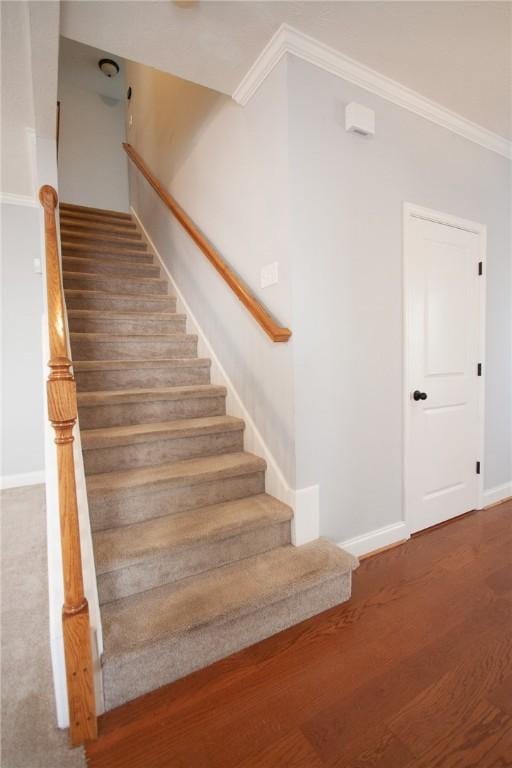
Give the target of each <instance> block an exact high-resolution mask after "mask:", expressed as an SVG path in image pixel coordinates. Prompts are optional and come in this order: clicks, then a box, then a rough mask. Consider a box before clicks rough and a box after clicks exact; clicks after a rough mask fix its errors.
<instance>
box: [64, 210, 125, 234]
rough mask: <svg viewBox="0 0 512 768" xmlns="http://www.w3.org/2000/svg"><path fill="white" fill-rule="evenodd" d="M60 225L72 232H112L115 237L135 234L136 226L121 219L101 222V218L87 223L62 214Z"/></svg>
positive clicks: (70, 215) (75, 217)
mask: <svg viewBox="0 0 512 768" xmlns="http://www.w3.org/2000/svg"><path fill="white" fill-rule="evenodd" d="M60 225H61V227H62V228H63V229H68V230H73V232H83V233H85V234H87V232H91V231H94V232H112V233H114V234H116V235H121V234H123V233H126V232H136V231H137V225H136V223H135V222H134V221H133V220H123V219H105V220H103V221H102V220H101V217H98V218H96V219H95V220H93V221H87V220H86V219H84V218H80V217H79V216H78V217H77V216H73V215H72V214H69V213H66V212H65V211H63V212H62V214H61V217H60Z"/></svg>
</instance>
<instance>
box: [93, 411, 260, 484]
mask: <svg viewBox="0 0 512 768" xmlns="http://www.w3.org/2000/svg"><path fill="white" fill-rule="evenodd" d="M244 428H245V425H244V422H243V420H242V419H237V418H234V417H233V416H208V417H205V418H197V419H177V420H175V421H161V422H153V423H152V424H130V425H129V426H124V427H103V428H101V429H82V431H81V438H82V451H83V456H84V466H85V472H86V474H87V475H93V474H98V473H102V472H118V471H125V470H129V469H136V468H139V467H151V466H153V467H154V466H158V465H159V464H165V463H169V462H171V461H182V460H183V459H193V458H197V457H199V456H215V455H216V454H221V453H235V452H237V451H243V447H244Z"/></svg>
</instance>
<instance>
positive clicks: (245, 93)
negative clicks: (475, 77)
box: [232, 24, 512, 159]
mask: <svg viewBox="0 0 512 768" xmlns="http://www.w3.org/2000/svg"><path fill="white" fill-rule="evenodd" d="M287 53H291V54H293V55H294V56H297V57H298V58H300V59H303V60H304V61H307V62H309V63H310V64H314V65H315V66H317V67H320V69H324V70H325V71H326V72H330V73H331V74H332V75H336V76H337V77H341V78H342V79H343V80H346V81H347V82H349V83H353V84H354V85H357V86H359V87H360V88H364V89H365V90H366V91H370V92H371V93H374V94H376V95H377V96H380V97H381V98H383V99H386V100H387V101H390V102H392V103H393V104H397V105H398V106H399V107H403V109H407V110H408V111H409V112H413V113H414V114H415V115H419V116H420V117H423V118H425V120H429V121H430V122H432V123H436V125H440V126H442V127H443V128H446V129H448V130H449V131H452V132H453V133H456V134H458V135H459V136H463V137H464V138H465V139H468V140H469V141H473V142H475V144H479V145H480V146H482V147H485V148H486V149H489V150H491V152H497V153H498V154H499V155H503V157H506V158H508V159H512V141H509V140H508V139H506V138H504V137H503V136H499V135H498V134H496V133H493V132H492V131H489V130H488V129H487V128H484V127H483V126H481V125H478V124H477V123H473V122H472V121H471V120H467V119H466V118H465V117H462V115H459V114H457V113H456V112H452V111H451V110H450V109H447V108H446V107H443V106H442V105H441V104H437V103H436V102H435V101H431V100H430V99H427V98H426V97H425V96H422V95H421V94H420V93H417V91H413V90H412V89H411V88H408V87H407V86H405V85H402V84H401V83H398V82H397V81H396V80H392V79H391V78H389V77H386V76H385V75H382V74H380V73H379V72H376V71H375V70H374V69H370V67H367V66H366V65H365V64H361V63H360V62H359V61H356V60H355V59H351V58H350V57H349V56H345V55H344V54H342V53H340V52H339V51H337V50H335V49H334V48H331V47H329V46H328V45H324V43H321V42H319V41H318V40H315V39H314V38H313V37H310V36H309V35H305V34H304V33H303V32H299V30H297V29H294V28H293V27H290V26H289V25H288V24H282V25H281V26H280V27H279V29H278V30H277V32H276V33H275V34H274V35H273V37H272V38H271V39H270V41H269V42H268V43H267V45H266V46H265V48H264V49H263V50H262V52H261V53H260V54H259V56H258V58H257V59H256V61H255V62H254V64H253V65H252V66H251V68H250V69H249V71H248V72H247V74H246V75H245V76H244V77H243V79H242V80H241V82H240V83H239V84H238V86H237V87H236V88H235V90H234V92H233V94H232V96H233V99H234V100H235V101H236V102H238V103H239V104H241V105H242V106H245V105H246V104H247V103H248V102H249V100H250V99H251V98H252V97H253V96H254V94H255V93H256V91H257V90H258V88H259V87H260V85H262V83H263V82H264V81H265V79H266V78H267V77H268V76H269V74H270V73H271V72H272V70H273V69H274V67H275V66H276V65H277V64H278V63H279V61H280V60H281V59H282V57H283V56H285V55H286V54H287Z"/></svg>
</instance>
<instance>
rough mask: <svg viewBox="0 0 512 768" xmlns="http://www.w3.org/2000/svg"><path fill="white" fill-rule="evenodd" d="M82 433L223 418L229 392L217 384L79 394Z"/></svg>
mask: <svg viewBox="0 0 512 768" xmlns="http://www.w3.org/2000/svg"><path fill="white" fill-rule="evenodd" d="M78 412H79V415H80V428H81V429H98V428H100V427H118V426H123V425H128V424H150V423H152V422H158V421H171V420H175V419H196V418H199V417H204V416H223V415H224V414H225V413H226V388H225V387H219V386H215V385H213V384H199V385H192V386H185V387H161V388H153V389H124V390H123V389H121V390H116V389H114V390H110V391H100V392H79V393H78Z"/></svg>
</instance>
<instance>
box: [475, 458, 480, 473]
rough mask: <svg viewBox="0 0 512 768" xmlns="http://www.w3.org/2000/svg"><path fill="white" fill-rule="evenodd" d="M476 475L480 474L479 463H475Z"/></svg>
mask: <svg viewBox="0 0 512 768" xmlns="http://www.w3.org/2000/svg"><path fill="white" fill-rule="evenodd" d="M476 473H477V475H479V474H480V462H479V461H477V463H476Z"/></svg>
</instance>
